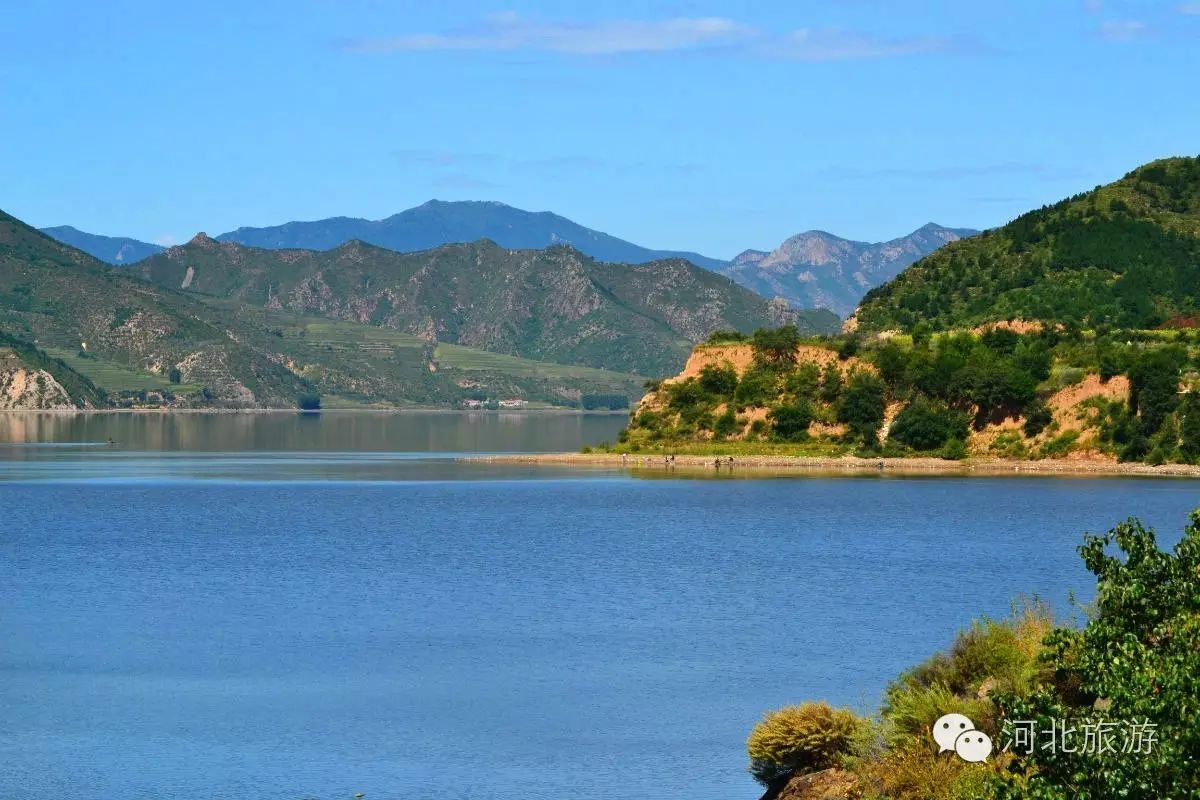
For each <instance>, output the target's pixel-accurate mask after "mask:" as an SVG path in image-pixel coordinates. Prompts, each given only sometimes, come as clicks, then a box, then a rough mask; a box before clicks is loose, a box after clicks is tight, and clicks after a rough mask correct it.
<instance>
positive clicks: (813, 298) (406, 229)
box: [44, 200, 976, 317]
mask: <svg viewBox="0 0 1200 800" xmlns="http://www.w3.org/2000/svg"><path fill="white" fill-rule="evenodd" d="M44 232H45V233H47V234H49V235H50V236H53V237H54V238H56V239H58V240H60V241H62V242H64V243H66V244H70V245H72V246H74V247H78V248H79V249H81V250H83V251H85V252H87V253H90V254H91V255H93V256H95V257H96V258H99V259H100V260H102V261H107V262H108V263H110V264H131V263H134V262H136V261H139V260H141V259H143V258H147V257H149V256H151V255H155V254H157V253H160V252H162V250H163V248H161V247H159V246H157V245H152V244H147V243H145V242H138V241H137V240H135V239H126V238H117V237H108V236H95V235H92V234H87V233H83V232H82V231H78V230H76V229H74V228H71V227H60V228H47V229H45V230H44ZM974 233H976V231H972V230H968V229H963V228H946V227H942V226H940V225H934V224H929V225H926V226H925V227H923V228H921V229H920V230H917V231H915V232H913V233H911V234H909V235H908V236H904V237H901V238H898V239H893V240H891V241H888V242H881V243H874V244H872V243H868V242H856V241H851V240H849V239H843V238H840V237H837V236H834V235H832V234H829V233H825V232H823V231H809V232H807V233H802V234H799V235H797V236H793V237H792V238H790V239H788V240H787V241H785V242H784V243H783V244H781V245H780V246H779V247H777V248H775V249H774V250H772V251H770V252H767V251H763V250H746V251H745V252H743V253H742V254H741V255H739V256H738V257H737V258H735V259H734V260H733V261H732V262H726V261H722V260H720V259H716V258H710V257H708V256H704V255H701V254H699V253H694V252H687V251H668V250H652V249H649V248H645V247H641V246H639V245H636V244H633V243H631V242H627V241H624V240H622V239H618V238H616V237H614V236H610V235H608V234H606V233H601V232H599V231H595V230H592V229H590V228H585V227H584V226H582V225H579V224H578V223H575V222H572V221H571V220H569V219H566V218H565V217H561V216H559V215H557V214H552V213H550V212H530V211H524V210H522V209H519V208H513V207H512V206H508V205H505V204H503V203H497V202H491V201H488V202H483V201H461V202H444V201H440V200H431V201H429V202H428V203H425V204H423V205H420V206H417V207H416V208H410V209H408V210H407V211H402V212H400V213H399V214H394V215H393V216H390V217H388V218H386V219H382V220H366V219H356V218H351V217H333V218H330V219H324V220H317V221H314V222H288V223H286V224H283V225H276V226H272V227H265V228H238V229H237V230H236V231H231V232H229V233H223V234H220V235H219V236H217V237H216V239H217V240H218V241H223V242H236V243H238V244H243V245H247V246H251V247H257V248H260V249H269V250H296V249H303V250H332V249H334V248H336V247H340V246H341V245H343V244H346V243H347V242H350V241H361V242H364V243H366V244H372V245H375V246H377V247H383V248H386V249H388V250H394V251H396V252H400V253H409V252H418V251H422V250H429V249H431V248H434V247H438V246H441V245H444V244H461V243H464V242H474V241H479V240H481V239H487V240H490V241H493V242H495V243H496V244H498V245H500V246H501V247H505V248H509V249H514V250H532V249H541V248H545V247H551V246H554V245H558V244H568V245H570V246H572V247H574V248H575V249H576V250H578V251H579V252H581V253H584V254H586V255H588V256H590V257H591V258H594V259H596V260H598V261H608V262H613V263H627V264H644V263H648V262H651V261H660V260H664V259H671V258H682V259H685V260H687V261H690V262H691V263H693V264H696V265H697V266H701V267H704V268H705V269H709V270H713V271H715V272H719V273H721V274H722V275H726V276H728V277H730V278H732V279H733V280H734V282H736V283H739V284H741V285H742V286H745V287H747V288H749V289H751V290H753V291H755V292H757V293H758V294H761V295H763V296H764V297H768V298H771V297H783V298H784V299H786V300H787V301H788V302H790V303H791V304H792V305H793V306H795V307H796V308H801V309H810V308H828V309H830V310H832V311H834V312H835V313H837V314H838V315H840V316H843V317H844V316H846V315H847V314H849V313H850V312H851V311H853V309H854V307H855V306H856V305H857V304H858V301H859V300H860V299H861V298H862V296H863V295H864V294H865V293H866V292H867V290H869V289H871V288H873V287H875V286H878V285H880V284H881V283H884V282H885V281H888V280H890V279H891V278H893V277H895V276H896V275H897V274H898V273H899V272H900V270H902V269H904V268H905V267H907V266H908V265H909V264H911V263H912V262H914V261H916V260H917V259H918V258H921V257H922V256H925V255H928V254H929V253H931V252H933V251H934V250H935V249H937V248H938V247H940V246H942V245H943V244H945V243H946V242H950V241H954V240H956V239H959V238H962V237H964V236H970V235H972V234H974Z"/></svg>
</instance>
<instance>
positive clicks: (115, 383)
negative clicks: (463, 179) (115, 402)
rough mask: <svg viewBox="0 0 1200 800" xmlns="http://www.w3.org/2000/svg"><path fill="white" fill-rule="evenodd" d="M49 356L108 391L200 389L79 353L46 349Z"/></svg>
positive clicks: (177, 391) (186, 391)
mask: <svg viewBox="0 0 1200 800" xmlns="http://www.w3.org/2000/svg"><path fill="white" fill-rule="evenodd" d="M42 349H43V350H45V351H46V352H47V353H48V354H50V355H52V356H54V357H55V358H57V359H59V360H60V361H63V362H65V363H66V364H67V366H69V367H70V368H71V369H73V370H75V371H76V372H78V373H80V374H81V375H84V376H86V377H87V378H88V379H89V380H91V382H92V383H94V384H96V385H97V386H98V387H100V388H101V389H103V390H105V391H106V392H111V393H117V394H119V393H121V392H142V391H157V390H160V389H168V390H170V391H171V392H174V393H176V394H187V393H189V392H195V391H198V389H199V387H197V386H193V385H191V384H186V383H179V384H176V383H171V382H170V381H169V380H167V379H166V377H165V376H163V375H155V374H153V373H150V372H140V371H138V370H132V369H130V368H129V367H126V366H124V365H122V364H117V363H114V362H112V361H103V360H100V359H96V358H80V357H79V353H78V352H72V351H70V350H66V349H62V348H58V347H44V348H42Z"/></svg>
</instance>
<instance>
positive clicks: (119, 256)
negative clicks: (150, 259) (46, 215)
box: [41, 225, 166, 264]
mask: <svg viewBox="0 0 1200 800" xmlns="http://www.w3.org/2000/svg"><path fill="white" fill-rule="evenodd" d="M41 231H42V233H44V234H46V235H47V236H49V237H50V238H52V239H55V240H57V241H59V242H62V243H63V244H69V245H70V246H71V247H74V248H75V249H77V250H82V251H83V252H85V253H87V254H88V255H90V256H92V257H93V258H98V259H100V260H101V261H104V262H105V263H108V264H132V263H134V262H135V261H141V260H142V259H143V258H146V257H147V256H152V255H154V254H155V253H161V252H162V251H163V250H165V249H166V248H164V247H160V246H159V245H156V244H150V243H149V242H139V241H138V240H137V239H130V238H129V237H127V236H101V235H100V234H96V233H87V232H85V231H81V230H79V229H78V228H72V227H71V226H70V225H59V226H58V227H55V228H42V229H41Z"/></svg>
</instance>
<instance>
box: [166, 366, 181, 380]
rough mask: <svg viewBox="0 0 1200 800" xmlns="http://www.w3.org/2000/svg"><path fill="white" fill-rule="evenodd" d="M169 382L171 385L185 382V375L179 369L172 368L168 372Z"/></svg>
mask: <svg viewBox="0 0 1200 800" xmlns="http://www.w3.org/2000/svg"><path fill="white" fill-rule="evenodd" d="M167 380H168V381H170V382H171V383H180V382H181V381H182V380H183V373H182V372H180V371H179V367H174V366H173V367H171V368H170V369H168V370H167Z"/></svg>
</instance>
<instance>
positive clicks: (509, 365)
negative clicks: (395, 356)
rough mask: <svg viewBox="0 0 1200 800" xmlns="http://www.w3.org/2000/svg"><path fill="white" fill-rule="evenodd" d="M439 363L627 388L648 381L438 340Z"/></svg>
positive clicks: (516, 374)
mask: <svg viewBox="0 0 1200 800" xmlns="http://www.w3.org/2000/svg"><path fill="white" fill-rule="evenodd" d="M433 357H434V359H436V360H437V363H438V365H439V366H442V367H449V368H451V369H462V370H472V371H483V372H498V373H501V374H504V375H511V376H512V377H516V378H543V379H548V380H564V379H567V380H572V379H573V380H586V381H591V382H593V383H597V384H606V385H610V386H612V387H613V388H621V389H624V388H625V387H626V386H627V385H628V384H629V383H631V382H633V383H640V382H641V381H643V380H645V379H644V378H642V377H640V376H638V375H630V374H628V373H625V372H612V371H610V370H606V369H595V368H593V367H577V366H573V365H570V364H554V363H551V362H548V361H533V360H531V359H528V358H519V357H517V356H509V355H504V354H503V353H489V352H487V351H485V350H476V349H474V348H471V347H462V346H460V345H456V344H445V343H439V344H438V346H437V347H436V348H435V349H434V351H433Z"/></svg>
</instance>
